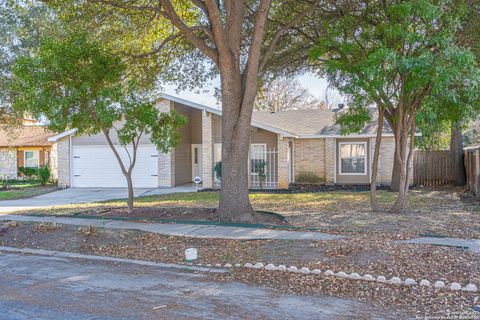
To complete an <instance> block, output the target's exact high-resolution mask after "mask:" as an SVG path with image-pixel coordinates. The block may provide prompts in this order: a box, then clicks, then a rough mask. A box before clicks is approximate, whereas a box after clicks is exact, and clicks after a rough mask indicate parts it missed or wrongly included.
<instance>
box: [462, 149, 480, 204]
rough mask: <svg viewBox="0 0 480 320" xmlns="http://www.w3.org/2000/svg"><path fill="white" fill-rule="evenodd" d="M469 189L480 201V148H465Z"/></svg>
mask: <svg viewBox="0 0 480 320" xmlns="http://www.w3.org/2000/svg"><path fill="white" fill-rule="evenodd" d="M465 171H466V173H467V189H468V190H469V191H470V192H471V193H472V194H473V195H475V196H476V197H477V199H480V146H477V147H471V148H465Z"/></svg>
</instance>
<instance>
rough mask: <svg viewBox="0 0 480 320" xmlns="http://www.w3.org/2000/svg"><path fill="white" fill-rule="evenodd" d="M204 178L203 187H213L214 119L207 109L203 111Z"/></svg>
mask: <svg viewBox="0 0 480 320" xmlns="http://www.w3.org/2000/svg"><path fill="white" fill-rule="evenodd" d="M202 179H203V183H202V185H203V188H213V121H212V114H211V113H209V112H207V111H203V112H202Z"/></svg>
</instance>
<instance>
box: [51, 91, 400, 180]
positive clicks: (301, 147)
mask: <svg viewBox="0 0 480 320" xmlns="http://www.w3.org/2000/svg"><path fill="white" fill-rule="evenodd" d="M158 107H159V108H160V110H163V111H167V110H176V111H177V112H179V113H181V114H183V115H184V116H185V117H187V118H188V123H187V125H185V126H184V127H182V128H181V130H180V131H181V132H180V133H181V137H182V139H181V142H180V143H179V145H178V146H177V147H176V148H175V149H174V150H172V151H171V152H169V153H167V154H165V153H161V152H159V151H158V150H157V149H156V148H155V146H153V145H152V144H151V143H150V142H149V140H148V138H145V139H143V140H142V142H141V146H140V148H139V151H138V160H137V164H136V167H135V169H134V172H133V180H134V186H135V187H137V188H141V187H144V188H156V187H173V186H178V185H183V184H189V183H192V181H193V179H194V177H196V176H198V177H201V179H202V184H203V187H204V188H216V187H219V186H220V184H221V177H219V176H218V174H217V172H216V170H215V166H216V164H217V163H218V162H221V143H222V139H221V116H222V112H221V110H220V109H216V108H211V107H207V106H204V105H200V104H197V103H195V102H192V101H188V100H184V99H180V98H178V97H173V96H170V95H162V98H161V99H160V100H159V102H158ZM335 114H336V111H335V110H309V111H282V112H277V113H267V112H255V113H254V115H253V120H252V132H251V150H250V159H251V160H250V181H251V187H252V188H280V189H284V188H288V186H289V184H290V183H292V182H299V183H301V182H315V183H327V184H368V183H369V182H370V179H371V159H372V157H373V148H374V143H375V130H376V128H375V125H374V123H376V120H374V121H372V124H370V125H368V126H367V127H365V128H364V130H363V131H362V132H361V133H359V134H356V135H349V136H342V135H341V134H340V128H339V127H338V126H336V125H335ZM49 140H50V142H54V143H56V144H57V147H56V152H57V159H58V182H59V185H60V186H67V187H70V186H73V187H125V181H124V180H125V179H124V178H123V176H122V174H121V172H120V169H119V167H118V164H117V163H116V160H115V158H114V156H113V153H112V152H111V150H110V149H109V146H108V145H107V143H106V141H105V138H104V137H103V136H102V135H101V134H98V135H93V136H78V135H76V134H75V130H69V131H66V132H63V133H61V134H59V135H56V136H54V137H51V138H50V139H49ZM116 144H117V147H118V150H119V152H120V153H122V154H123V156H122V157H124V161H128V158H127V157H128V156H127V155H126V152H125V151H123V149H122V147H121V146H120V145H118V142H116ZM393 148H394V140H393V135H392V133H391V132H389V129H388V127H387V128H386V130H385V132H384V136H383V140H382V147H381V155H380V163H379V177H378V180H379V183H381V184H386V185H388V184H389V182H390V176H391V170H392V165H393Z"/></svg>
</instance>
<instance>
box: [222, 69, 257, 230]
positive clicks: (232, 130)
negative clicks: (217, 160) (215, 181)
mask: <svg viewBox="0 0 480 320" xmlns="http://www.w3.org/2000/svg"><path fill="white" fill-rule="evenodd" d="M221 80H222V108H223V113H222V187H221V191H220V204H219V208H218V211H219V215H220V217H221V218H222V220H223V221H233V222H254V221H255V218H254V216H253V208H252V205H251V204H250V199H249V197H248V193H249V192H248V191H249V181H248V180H249V179H248V176H249V172H248V161H249V148H250V130H251V115H252V110H253V102H254V99H252V101H251V103H250V105H248V103H246V101H243V100H244V99H245V98H244V93H245V90H244V86H243V85H242V81H241V76H240V72H239V70H235V68H233V70H226V71H225V72H221ZM250 85H252V84H250ZM253 85H255V84H253ZM253 98H255V96H254V97H253ZM242 108H250V112H249V114H248V110H245V109H243V110H242Z"/></svg>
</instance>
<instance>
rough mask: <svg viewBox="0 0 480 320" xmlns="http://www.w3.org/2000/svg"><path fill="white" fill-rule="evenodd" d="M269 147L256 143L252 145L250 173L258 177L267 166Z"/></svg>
mask: <svg viewBox="0 0 480 320" xmlns="http://www.w3.org/2000/svg"><path fill="white" fill-rule="evenodd" d="M266 161H267V145H266V144H264V143H262V144H260V143H255V144H251V145H250V173H251V174H253V175H257V174H258V172H259V171H262V172H263V170H264V167H265V166H266V164H267V162H266Z"/></svg>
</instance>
